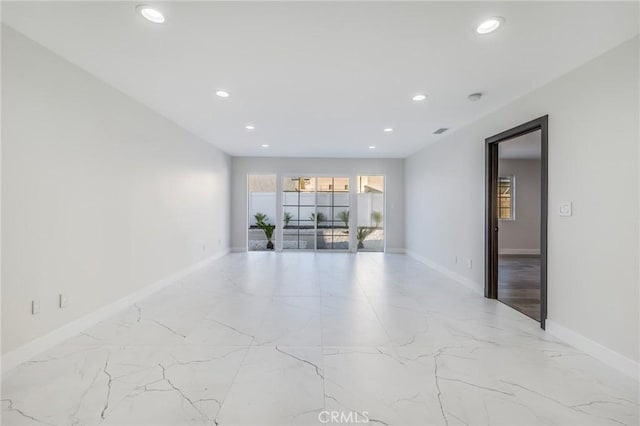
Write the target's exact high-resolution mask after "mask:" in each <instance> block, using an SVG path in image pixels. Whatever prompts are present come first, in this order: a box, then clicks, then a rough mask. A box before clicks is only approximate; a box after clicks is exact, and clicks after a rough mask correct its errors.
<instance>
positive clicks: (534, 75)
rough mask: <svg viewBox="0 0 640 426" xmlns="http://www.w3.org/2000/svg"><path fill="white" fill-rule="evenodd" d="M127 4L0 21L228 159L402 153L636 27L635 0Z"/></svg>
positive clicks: (37, 12)
mask: <svg viewBox="0 0 640 426" xmlns="http://www.w3.org/2000/svg"><path fill="white" fill-rule="evenodd" d="M147 3H148V2H147ZM136 4H137V3H129V2H117V1H112V2H2V20H3V21H4V22H6V23H7V24H8V25H10V26H11V27H13V28H14V29H16V30H18V31H20V32H22V33H24V34H26V35H27V36H29V37H30V38H32V39H34V40H35V41H37V42H39V43H41V44H42V45H44V46H46V47H48V48H49V49H51V50H53V51H54V52H56V53H58V54H60V55H61V56H63V57H65V58H67V59H68V60H69V61H71V62H73V63H75V64H76V65H78V66H80V67H82V68H84V69H86V70H87V71H89V72H91V73H92V74H94V75H96V76H98V77H99V78H101V79H102V80H104V81H106V82H107V83H109V84H111V85H112V86H114V87H116V88H118V89H120V90H121V91H123V92H125V93H127V94H128V95H130V96H131V97H133V98H134V99H137V100H138V101H140V102H142V103H144V104H146V105H147V106H149V107H151V108H152V109H154V110H156V111H157V112H159V113H160V114H162V115H164V116H166V117H168V118H170V119H171V120H173V121H175V122H176V123H178V124H180V125H182V126H183V127H185V128H187V129H189V130H190V131H192V132H193V133H195V134H197V135H199V136H201V137H202V138H204V139H206V140H207V141H209V142H211V143H213V144H215V145H216V146H218V147H220V148H221V149H222V150H224V151H226V152H227V153H229V154H231V155H270V156H272V155H273V156H318V157H404V156H407V155H409V154H411V153H413V152H415V151H417V150H419V149H420V148H422V147H424V146H425V145H427V144H429V143H431V142H433V141H436V140H438V139H439V138H442V137H443V136H436V135H433V134H432V133H433V131H434V130H436V129H437V128H439V127H449V128H451V130H450V131H455V130H456V129H458V128H460V127H461V126H463V125H465V124H467V123H469V122H472V121H474V120H477V119H478V118H480V117H481V116H483V115H485V114H487V113H488V112H490V111H492V110H495V109H496V108H498V107H500V106H502V105H504V104H506V103H508V102H509V101H511V100H513V99H514V98H516V97H519V96H521V95H523V94H525V93H527V92H529V91H531V90H533V89H534V88H536V87H538V86H540V85H542V84H544V83H546V82H548V81H550V80H552V79H554V78H555V77H558V76H559V75H561V74H563V73H566V72H568V71H570V70H571V69H573V68H575V67H577V66H579V65H581V64H583V63H584V62H586V61H588V60H589V59H591V58H594V57H596V56H597V55H599V54H601V53H603V52H605V51H607V50H609V49H611V48H613V47H614V46H616V45H618V44H620V43H621V42H623V41H625V40H627V39H629V38H631V37H632V36H634V35H635V34H637V33H638V19H637V18H638V3H637V2H627V3H612V2H603V3H599V2H543V3H539V2H535V3H528V2H499V3H485V2H469V3H466V2H429V3H423V2H408V3H405V2H370V3H360V2H342V3H334V2H295V3H284V2H277V3H276V2H256V3H248V2H247V3H245V2H227V3H222V2H162V3H157V6H158V8H159V9H161V10H162V11H163V12H164V13H165V15H166V18H167V21H166V23H165V24H162V25H158V24H152V23H150V22H147V21H145V20H144V19H142V18H141V17H140V16H139V15H138V14H136V12H135V5H136ZM495 15H497V16H503V17H505V18H506V23H505V25H504V26H503V27H502V28H500V29H499V30H498V31H496V32H495V33H493V34H490V35H485V36H480V35H477V34H476V33H475V27H476V26H477V25H478V23H479V22H480V21H482V20H483V19H484V18H487V17H491V16H495ZM218 88H224V89H226V90H228V91H229V92H230V93H231V97H229V98H228V99H221V98H218V97H216V96H214V92H215V90H216V89H218ZM418 92H425V93H427V94H428V95H429V98H428V100H427V101H425V102H423V103H421V104H416V103H413V102H412V101H411V96H412V95H413V94H415V93H418ZM472 92H483V93H485V96H484V98H483V99H482V100H481V101H480V102H474V103H472V102H469V101H468V100H467V95H468V94H470V93H472ZM247 123H252V124H254V125H255V126H256V130H255V131H254V132H251V133H249V132H247V131H246V130H245V129H244V125H245V124H247ZM387 126H391V127H393V128H394V129H395V132H394V133H392V134H386V133H384V132H383V131H382V129H383V128H384V127H387ZM446 134H447V133H445V135H446ZM263 143H267V144H269V145H270V147H269V148H268V149H264V148H261V147H260V145H261V144H263ZM369 145H375V146H376V149H375V150H369V149H368V146H369Z"/></svg>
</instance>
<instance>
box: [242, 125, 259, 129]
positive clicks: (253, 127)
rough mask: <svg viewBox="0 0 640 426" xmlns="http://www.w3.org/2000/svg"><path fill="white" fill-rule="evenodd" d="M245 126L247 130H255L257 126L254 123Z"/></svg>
mask: <svg viewBox="0 0 640 426" xmlns="http://www.w3.org/2000/svg"><path fill="white" fill-rule="evenodd" d="M244 128H245V129H247V130H255V129H256V126H254V125H253V124H247V125H246V126H244Z"/></svg>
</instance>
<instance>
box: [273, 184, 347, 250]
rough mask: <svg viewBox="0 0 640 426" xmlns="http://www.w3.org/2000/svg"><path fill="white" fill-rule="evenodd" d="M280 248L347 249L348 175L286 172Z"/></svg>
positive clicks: (283, 186)
mask: <svg viewBox="0 0 640 426" xmlns="http://www.w3.org/2000/svg"><path fill="white" fill-rule="evenodd" d="M282 211H283V217H282V227H283V229H282V243H283V244H282V248H283V250H349V219H350V209H349V178H348V177H333V176H331V177H324V176H323V177H310V176H286V177H284V178H283V181H282Z"/></svg>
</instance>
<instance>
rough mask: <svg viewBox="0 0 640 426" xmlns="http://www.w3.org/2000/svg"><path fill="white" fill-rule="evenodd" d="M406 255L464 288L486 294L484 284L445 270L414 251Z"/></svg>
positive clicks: (409, 251)
mask: <svg viewBox="0 0 640 426" xmlns="http://www.w3.org/2000/svg"><path fill="white" fill-rule="evenodd" d="M406 253H407V256H409V257H412V258H414V259H415V260H417V261H419V262H422V263H424V264H425V265H427V266H428V267H429V268H431V269H435V270H436V271H438V272H440V273H441V274H442V275H444V276H446V277H449V278H451V279H452V280H454V281H456V282H458V283H460V284H462V285H463V286H465V287H467V288H469V289H470V290H473V292H475V293H477V294H484V291H483V286H482V284H480V283H477V282H475V281H473V280H472V279H469V278H467V277H465V276H463V275H460V274H459V273H457V272H454V271H452V270H451V269H448V268H445V267H444V266H442V265H440V264H439V263H436V262H434V261H433V260H431V259H427V258H426V257H423V256H420V255H419V254H417V253H416V252H414V251H411V250H407V251H406Z"/></svg>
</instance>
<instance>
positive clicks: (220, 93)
mask: <svg viewBox="0 0 640 426" xmlns="http://www.w3.org/2000/svg"><path fill="white" fill-rule="evenodd" d="M216 96H218V97H220V98H228V97H229V92H227V91H226V90H217V91H216Z"/></svg>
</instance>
